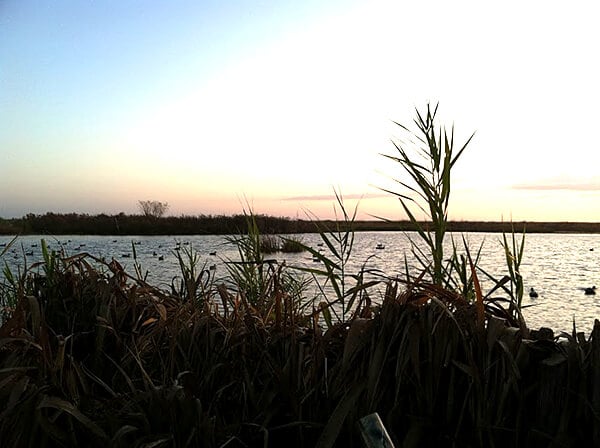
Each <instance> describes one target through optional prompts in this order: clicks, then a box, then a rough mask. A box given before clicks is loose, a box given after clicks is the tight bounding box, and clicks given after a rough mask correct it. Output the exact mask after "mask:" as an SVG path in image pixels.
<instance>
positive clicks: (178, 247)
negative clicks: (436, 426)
mask: <svg viewBox="0 0 600 448" xmlns="http://www.w3.org/2000/svg"><path fill="white" fill-rule="evenodd" d="M71 242H72V241H71V240H67V242H66V243H62V242H60V241H58V245H59V246H60V247H61V248H64V247H65V246H67V245H68V244H70V243H71ZM117 242H118V240H113V243H117ZM133 244H134V245H139V244H141V243H140V241H134V242H133ZM189 244H190V243H189V242H188V241H185V242H183V243H181V242H177V243H176V245H175V247H174V248H173V250H174V251H179V250H181V246H182V245H184V246H187V245H189ZM6 245H7V243H0V248H5V247H6ZM37 246H38V245H37V243H33V244H31V248H30V249H28V250H26V251H25V250H24V249H22V251H21V253H19V251H18V250H17V249H16V248H12V249H11V250H10V253H11V254H12V256H13V258H15V259H18V258H19V257H20V256H22V254H24V255H25V256H28V257H31V256H33V255H34V249H35V248H36V247H37ZM317 246H319V247H320V248H319V252H323V249H322V248H321V246H323V243H318V244H317ZM48 248H49V249H50V248H51V247H50V245H48ZM84 248H85V243H79V244H78V245H77V246H75V247H73V248H72V250H74V251H81V250H85V249H84ZM158 248H159V249H163V245H162V244H160V245H159V246H158ZM375 249H378V250H382V249H385V245H383V244H382V243H377V245H376V246H375ZM593 250H594V249H590V251H593ZM209 255H211V256H215V255H217V252H216V251H211V252H209ZM121 256H122V257H123V258H131V253H130V252H125V253H122V254H121ZM152 256H153V257H156V258H157V259H158V260H159V261H163V260H164V259H165V256H164V255H159V254H158V252H157V251H153V252H152ZM313 261H314V262H319V261H320V259H319V257H318V256H313ZM210 268H211V269H215V268H216V265H211V266H210ZM579 289H580V290H582V291H583V292H584V294H585V295H586V296H591V295H596V286H591V287H583V288H579ZM529 297H530V298H531V299H537V298H538V297H539V293H538V292H537V291H536V290H535V288H530V289H529Z"/></svg>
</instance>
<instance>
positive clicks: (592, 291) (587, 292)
mask: <svg viewBox="0 0 600 448" xmlns="http://www.w3.org/2000/svg"><path fill="white" fill-rule="evenodd" d="M583 291H584V293H585V295H586V296H593V295H595V294H596V287H595V286H592V287H591V288H584V289H583Z"/></svg>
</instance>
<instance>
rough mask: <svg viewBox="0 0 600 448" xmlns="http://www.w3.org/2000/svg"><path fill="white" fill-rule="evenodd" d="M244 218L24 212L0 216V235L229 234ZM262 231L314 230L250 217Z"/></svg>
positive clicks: (238, 229) (303, 223)
mask: <svg viewBox="0 0 600 448" xmlns="http://www.w3.org/2000/svg"><path fill="white" fill-rule="evenodd" d="M247 219H248V217H247V216H246V215H243V214H239V215H233V216H222V215H199V216H177V217H175V216H166V217H164V216H163V217H161V218H158V217H155V216H146V215H126V214H125V213H119V214H117V215H107V214H99V215H88V214H79V213H67V214H58V213H50V212H49V213H46V214H43V215H36V214H32V213H30V214H28V215H26V216H24V217H22V218H14V219H0V234H4V235H7V234H49V235H199V234H205V235H231V234H239V233H243V232H245V231H246V229H247V227H248V225H247ZM254 219H255V220H256V222H257V225H258V228H259V230H260V231H261V232H262V233H278V234H279V233H305V232H314V231H315V224H314V223H312V222H311V221H304V220H291V219H289V218H283V217H272V216H265V215H257V216H254Z"/></svg>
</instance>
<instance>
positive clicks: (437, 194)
mask: <svg viewBox="0 0 600 448" xmlns="http://www.w3.org/2000/svg"><path fill="white" fill-rule="evenodd" d="M437 109H438V106H437V105H436V106H435V108H433V110H432V108H431V106H430V105H429V104H428V105H427V111H426V113H421V112H419V110H418V109H417V110H416V114H417V117H416V118H415V120H414V123H415V125H416V127H417V130H416V131H411V130H410V129H409V128H408V127H406V126H404V125H402V124H400V123H397V122H394V123H395V124H396V125H398V126H399V127H400V128H401V129H402V130H403V131H404V132H406V133H407V135H408V138H407V139H406V141H403V140H399V141H392V143H393V144H394V146H395V147H396V149H397V150H398V155H388V154H383V156H384V157H387V158H388V159H391V160H393V161H395V162H397V163H399V164H400V167H401V168H402V169H403V170H404V172H405V173H406V174H407V175H408V178H409V180H407V181H404V180H396V181H397V182H398V183H399V184H400V186H401V187H403V189H405V190H407V191H408V192H407V193H404V192H402V193H400V192H395V191H390V190H387V189H383V190H384V191H387V192H388V193H391V194H393V195H394V196H396V197H398V199H399V200H400V203H401V204H402V208H403V209H404V211H405V212H406V214H407V216H408V218H409V219H410V221H411V222H412V223H413V225H414V226H415V228H416V229H417V232H418V235H419V237H420V238H421V239H422V240H423V242H424V243H425V244H426V247H427V249H428V254H424V253H423V251H421V250H420V249H419V248H418V246H417V245H416V244H414V242H413V254H414V255H415V257H416V258H417V260H418V261H419V262H420V264H421V265H422V266H423V268H424V269H425V270H426V271H427V272H428V273H429V274H430V276H431V280H432V282H433V283H434V284H436V285H443V284H444V281H445V276H446V274H445V272H444V236H445V235H446V229H447V224H448V204H449V200H450V185H451V178H450V175H451V172H452V168H453V167H454V165H455V163H456V161H457V160H458V158H459V157H460V156H461V155H462V153H463V151H464V150H465V149H466V147H467V145H468V144H469V142H470V141H471V139H472V138H473V135H474V134H472V135H471V136H470V137H469V138H468V139H467V141H466V142H465V143H464V144H463V145H462V146H461V147H460V149H458V151H457V150H456V149H455V146H454V126H453V127H452V130H451V131H450V133H448V132H447V131H446V129H443V128H441V127H437V126H436V122H435V116H436V113H437ZM415 139H416V141H415ZM417 210H420V211H421V212H423V213H424V214H425V215H427V217H428V218H429V219H430V221H431V227H432V229H433V230H430V228H429V226H428V225H427V224H426V223H422V222H421V221H420V220H419V219H418V218H417V214H416V213H417Z"/></svg>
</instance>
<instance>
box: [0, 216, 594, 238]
mask: <svg viewBox="0 0 600 448" xmlns="http://www.w3.org/2000/svg"><path fill="white" fill-rule="evenodd" d="M254 218H255V219H256V220H257V225H258V228H259V230H260V232H261V233H263V234H302V233H318V229H319V228H321V229H323V228H336V226H339V228H340V230H342V231H344V230H347V228H346V226H345V223H344V222H336V221H334V220H319V221H308V220H292V219H289V218H280V217H271V216H262V215H260V216H257V217H254ZM246 219H249V217H246V216H243V215H239V216H231V217H223V216H216V217H213V216H199V217H186V216H183V217H164V218H159V219H152V220H149V219H146V218H145V217H142V216H138V215H131V216H127V215H125V216H123V215H121V216H119V217H118V218H117V217H112V216H106V215H99V216H89V215H54V214H51V215H50V216H49V215H42V216H34V217H32V216H31V215H30V216H28V217H26V218H19V219H1V218H0V236H15V235H114V236H118V235H121V236H132V235H146V236H149V235H157V236H159V235H235V234H240V233H244V232H245V230H243V229H245V228H246V226H245V220H246ZM420 225H421V226H422V227H423V228H424V229H425V230H428V229H429V228H430V226H431V224H430V223H428V222H420ZM352 228H353V230H354V231H356V232H379V231H381V232H385V231H395V232H402V231H416V230H417V229H416V227H415V225H414V224H413V223H411V222H410V221H375V220H373V221H370V220H361V221H354V222H353V223H352ZM431 230H433V229H431ZM513 231H514V232H515V233H523V232H525V233H530V234H531V233H563V234H595V233H600V222H571V221H562V222H536V221H519V222H502V221H449V222H448V223H447V228H446V232H455V233H465V232H468V233H477V232H480V233H502V232H504V233H511V232H513Z"/></svg>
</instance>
